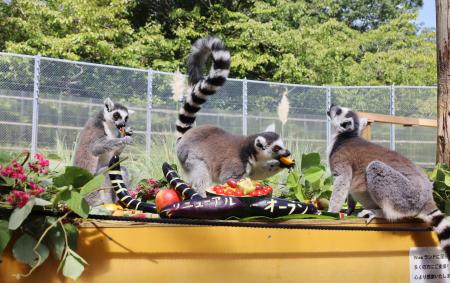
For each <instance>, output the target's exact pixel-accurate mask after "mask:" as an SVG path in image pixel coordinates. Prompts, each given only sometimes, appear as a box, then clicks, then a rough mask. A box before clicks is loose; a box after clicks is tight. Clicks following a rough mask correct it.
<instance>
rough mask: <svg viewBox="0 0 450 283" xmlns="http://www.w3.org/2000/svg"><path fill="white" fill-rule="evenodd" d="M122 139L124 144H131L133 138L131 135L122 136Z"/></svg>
mask: <svg viewBox="0 0 450 283" xmlns="http://www.w3.org/2000/svg"><path fill="white" fill-rule="evenodd" d="M122 141H123V143H124V144H133V138H132V137H131V136H124V137H123V138H122Z"/></svg>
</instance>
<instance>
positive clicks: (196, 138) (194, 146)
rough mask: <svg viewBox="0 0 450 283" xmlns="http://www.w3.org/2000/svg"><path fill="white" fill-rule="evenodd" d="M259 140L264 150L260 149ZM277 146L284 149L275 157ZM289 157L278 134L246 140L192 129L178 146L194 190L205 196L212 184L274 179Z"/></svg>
mask: <svg viewBox="0 0 450 283" xmlns="http://www.w3.org/2000/svg"><path fill="white" fill-rule="evenodd" d="M276 137H277V138H276ZM256 140H259V141H260V142H261V143H262V144H261V146H262V147H258V146H256ZM276 145H277V146H280V148H281V149H280V150H279V151H278V152H276V153H275V152H273V148H274V146H276ZM289 154H290V153H289V151H288V150H286V149H285V148H284V146H283V143H282V141H281V139H280V138H279V137H278V135H276V134H275V133H267V132H264V133H261V134H259V135H253V136H249V137H244V136H236V135H232V134H230V133H227V132H226V131H224V130H223V129H220V128H218V127H215V126H210V125H204V126H199V127H196V128H194V129H191V130H190V131H188V132H187V133H186V134H185V135H184V136H183V137H182V138H181V139H180V140H179V141H178V143H177V156H178V159H179V161H180V163H181V165H182V167H183V169H184V171H185V172H186V173H187V174H188V176H189V178H188V179H189V181H190V183H191V184H192V187H193V188H194V189H196V190H197V191H198V192H199V194H201V195H203V196H204V195H205V190H206V189H207V188H209V186H211V184H212V182H218V183H225V182H226V181H227V179H228V178H242V177H250V178H252V179H264V178H267V177H270V176H273V175H274V174H276V173H278V172H280V171H281V170H282V167H280V163H279V161H278V159H279V157H280V156H287V155H289Z"/></svg>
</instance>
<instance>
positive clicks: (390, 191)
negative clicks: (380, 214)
mask: <svg viewBox="0 0 450 283" xmlns="http://www.w3.org/2000/svg"><path fill="white" fill-rule="evenodd" d="M366 178H367V190H368V192H369V194H370V196H371V197H372V199H373V200H374V202H375V203H376V204H377V205H378V206H379V207H380V208H381V209H382V210H383V211H385V212H387V213H386V214H385V217H386V218H388V219H391V220H396V219H398V218H399V217H398V216H401V217H414V216H416V215H418V214H419V213H420V212H421V211H422V209H423V206H424V204H425V203H426V202H428V201H430V200H431V195H430V193H429V191H428V190H423V189H422V190H421V189H419V190H418V189H417V188H416V186H415V185H414V184H413V183H412V182H411V181H410V180H409V179H408V178H406V177H405V176H404V175H402V174H401V173H400V172H398V171H397V170H395V169H393V168H392V167H390V166H389V165H386V164H384V163H383V162H380V161H377V160H375V161H372V162H371V163H370V164H369V166H367V170H366ZM391 208H394V209H395V211H396V212H397V213H398V214H394V215H392V214H389V211H390V210H391ZM401 217H400V218H401Z"/></svg>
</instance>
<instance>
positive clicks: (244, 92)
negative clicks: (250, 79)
mask: <svg viewBox="0 0 450 283" xmlns="http://www.w3.org/2000/svg"><path fill="white" fill-rule="evenodd" d="M247 95H248V93H247V79H246V78H244V80H243V81H242V134H243V135H244V136H246V135H247V117H248V112H247V111H248V108H247V106H248V97H247Z"/></svg>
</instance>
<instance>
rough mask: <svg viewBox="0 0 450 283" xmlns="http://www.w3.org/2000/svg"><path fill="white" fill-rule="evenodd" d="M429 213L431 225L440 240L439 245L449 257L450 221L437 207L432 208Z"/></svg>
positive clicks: (449, 257)
mask: <svg viewBox="0 0 450 283" xmlns="http://www.w3.org/2000/svg"><path fill="white" fill-rule="evenodd" d="M429 215H430V216H431V226H432V228H433V230H434V231H435V232H436V234H437V236H438V238H439V241H440V242H441V247H442V249H443V250H444V252H445V254H446V255H447V258H448V259H450V223H449V222H448V220H447V217H446V215H445V214H444V213H442V212H441V211H440V210H439V209H436V210H434V211H433V212H431V213H430V214H429Z"/></svg>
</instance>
